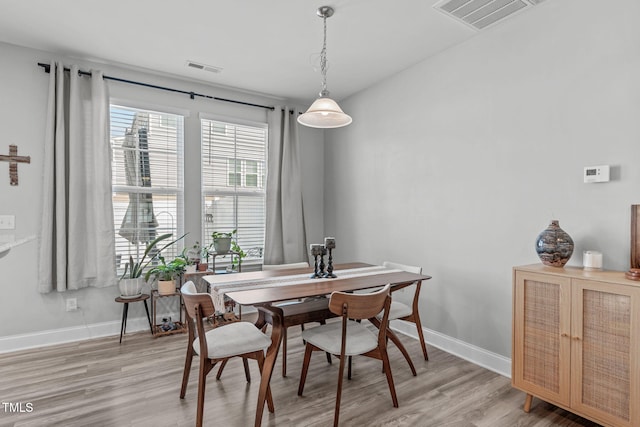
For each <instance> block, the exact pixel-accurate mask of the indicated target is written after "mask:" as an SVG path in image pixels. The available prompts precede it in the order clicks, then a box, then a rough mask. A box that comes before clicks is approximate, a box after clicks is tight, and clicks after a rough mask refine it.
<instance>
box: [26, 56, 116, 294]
mask: <svg viewBox="0 0 640 427" xmlns="http://www.w3.org/2000/svg"><path fill="white" fill-rule="evenodd" d="M44 145H45V147H44V166H43V173H44V176H43V197H42V209H41V212H42V220H41V229H40V235H39V247H38V251H39V257H38V290H39V291H40V292H43V293H46V292H51V291H54V290H55V291H59V292H62V291H65V290H71V289H80V288H85V287H87V286H96V287H103V286H112V285H115V284H116V276H115V237H114V231H113V205H112V201H111V146H110V142H109V96H108V93H107V86H106V83H105V81H104V79H103V77H102V72H100V71H92V77H90V76H79V75H78V67H77V66H72V67H71V71H70V72H65V71H64V66H63V64H61V63H52V64H51V69H50V76H49V101H48V108H47V123H46V133H45V142H44Z"/></svg>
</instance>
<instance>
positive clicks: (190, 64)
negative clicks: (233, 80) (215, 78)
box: [187, 61, 222, 74]
mask: <svg viewBox="0 0 640 427" xmlns="http://www.w3.org/2000/svg"><path fill="white" fill-rule="evenodd" d="M187 67H191V68H196V69H198V70H204V71H209V72H210V73H216V74H217V73H221V72H222V68H220V67H214V66H213V65H206V64H199V63H197V62H194V61H187Z"/></svg>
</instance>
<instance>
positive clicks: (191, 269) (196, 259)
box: [179, 242, 201, 273]
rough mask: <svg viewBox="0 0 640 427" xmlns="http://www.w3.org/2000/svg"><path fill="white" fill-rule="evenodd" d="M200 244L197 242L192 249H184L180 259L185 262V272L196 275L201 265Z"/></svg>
mask: <svg viewBox="0 0 640 427" xmlns="http://www.w3.org/2000/svg"><path fill="white" fill-rule="evenodd" d="M200 251H201V248H200V242H196V243H195V244H194V245H193V246H192V247H191V248H190V249H187V248H184V249H183V250H182V253H181V254H180V255H179V258H182V259H184V260H185V262H186V265H185V272H187V273H195V272H196V268H197V266H198V264H200Z"/></svg>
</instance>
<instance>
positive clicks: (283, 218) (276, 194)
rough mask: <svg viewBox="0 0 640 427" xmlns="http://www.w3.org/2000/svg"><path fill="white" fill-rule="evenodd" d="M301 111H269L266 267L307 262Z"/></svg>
mask: <svg viewBox="0 0 640 427" xmlns="http://www.w3.org/2000/svg"><path fill="white" fill-rule="evenodd" d="M297 117H298V111H297V110H295V109H290V108H288V107H276V108H275V109H274V110H273V111H269V153H268V162H269V163H268V168H267V170H268V175H267V212H266V221H267V227H266V233H265V234H266V236H265V244H264V245H265V249H264V263H265V264H288V263H292V262H300V261H308V260H309V258H308V256H307V250H306V246H307V239H306V235H305V225H304V215H303V209H302V182H301V179H300V147H299V143H298V122H297V121H296V118H297Z"/></svg>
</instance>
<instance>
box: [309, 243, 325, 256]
mask: <svg viewBox="0 0 640 427" xmlns="http://www.w3.org/2000/svg"><path fill="white" fill-rule="evenodd" d="M322 249H323V246H322V245H320V244H317V243H312V244H311V245H309V250H310V251H311V255H313V256H318V255H322Z"/></svg>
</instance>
